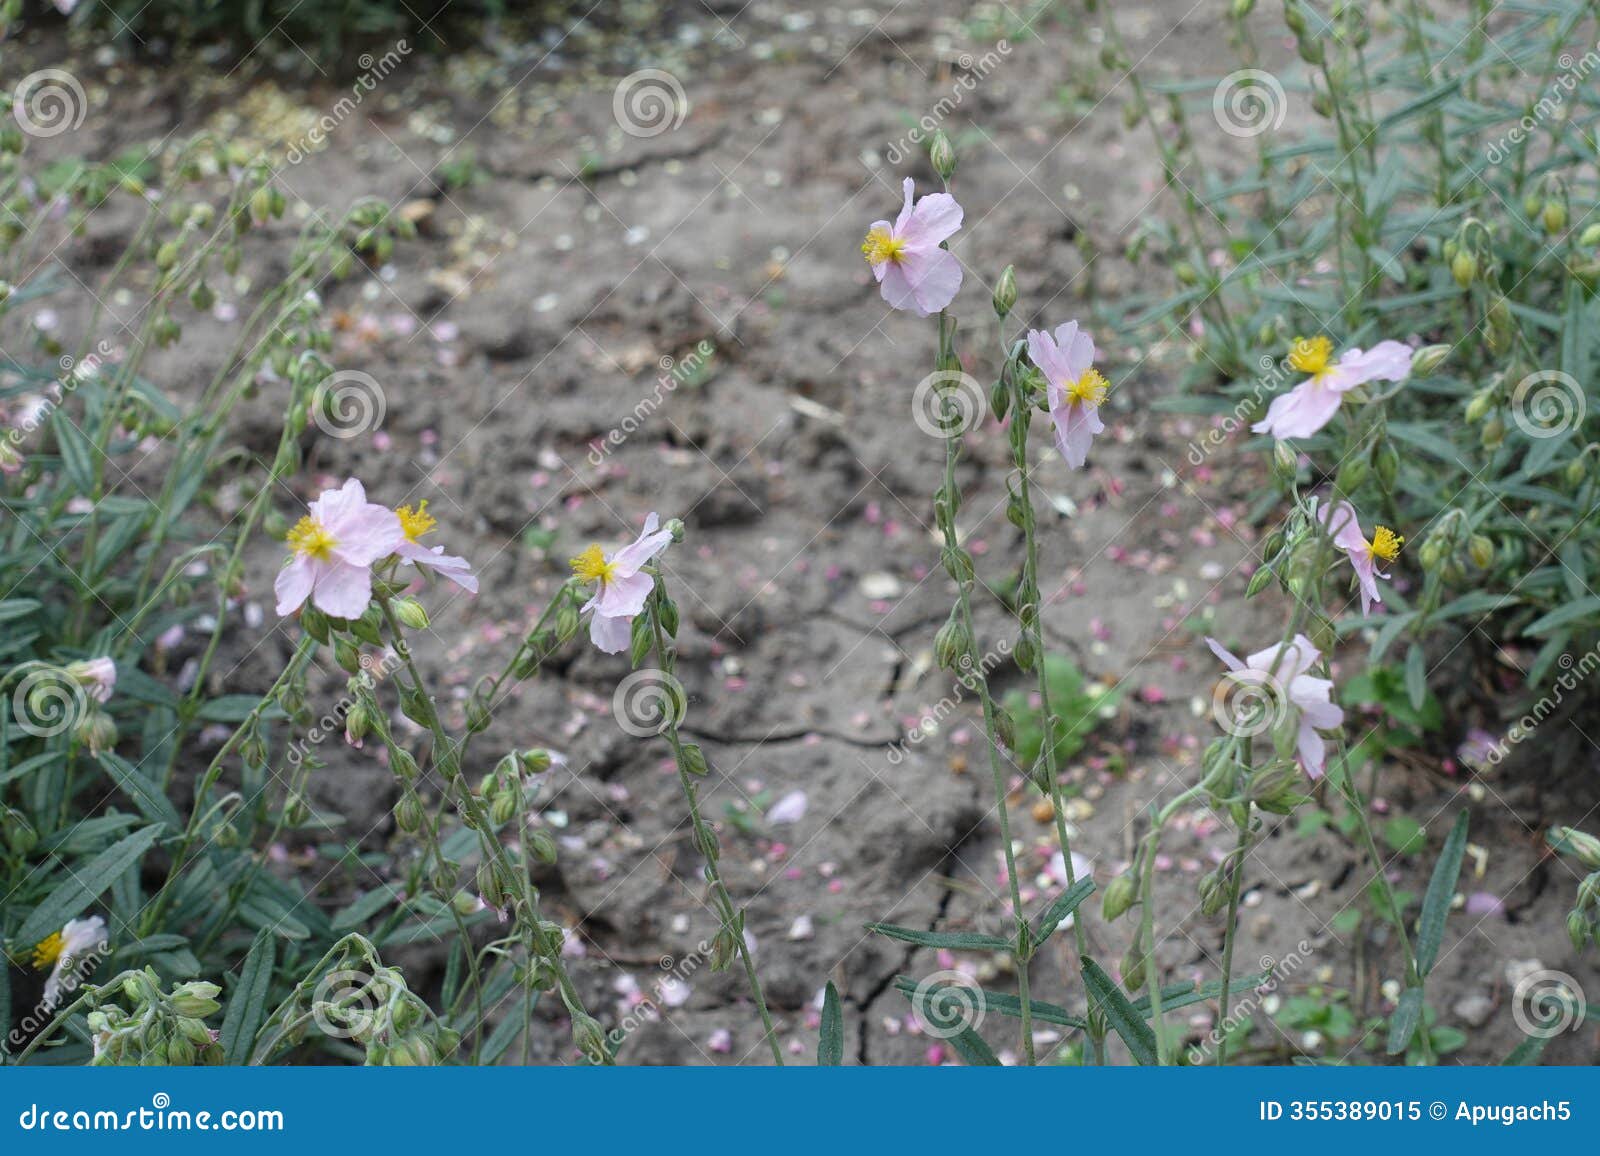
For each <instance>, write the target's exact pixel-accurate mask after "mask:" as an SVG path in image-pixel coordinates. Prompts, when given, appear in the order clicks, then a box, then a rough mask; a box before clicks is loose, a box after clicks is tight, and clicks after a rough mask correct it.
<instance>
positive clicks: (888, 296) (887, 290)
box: [878, 261, 928, 317]
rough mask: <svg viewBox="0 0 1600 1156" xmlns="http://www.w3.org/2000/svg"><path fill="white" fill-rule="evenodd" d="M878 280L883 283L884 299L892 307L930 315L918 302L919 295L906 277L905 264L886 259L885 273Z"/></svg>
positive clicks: (918, 314)
mask: <svg viewBox="0 0 1600 1156" xmlns="http://www.w3.org/2000/svg"><path fill="white" fill-rule="evenodd" d="M878 280H879V281H880V282H881V283H882V287H883V299H884V300H885V301H887V302H888V303H889V307H890V308H891V309H905V310H907V311H909V312H911V313H915V314H916V315H917V316H918V317H926V316H928V313H927V311H926V310H925V309H923V308H922V306H920V305H918V304H917V295H916V293H915V291H913V289H912V288H911V282H910V281H909V280H907V279H906V270H905V266H904V265H900V264H897V263H896V262H894V261H885V262H884V263H883V275H882V276H881V277H879V278H878Z"/></svg>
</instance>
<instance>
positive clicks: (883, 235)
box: [861, 177, 962, 317]
mask: <svg viewBox="0 0 1600 1156" xmlns="http://www.w3.org/2000/svg"><path fill="white" fill-rule="evenodd" d="M915 188H916V185H915V183H914V182H913V181H912V180H911V178H910V177H907V178H906V183H905V193H906V203H905V205H904V206H903V207H902V208H901V209H900V215H899V216H898V217H896V218H895V222H894V224H892V225H891V224H890V223H889V222H888V221H874V222H873V223H872V227H871V228H870V229H868V230H867V239H866V240H865V241H862V242H861V254H862V256H864V257H865V258H866V259H867V264H869V265H871V266H872V275H873V276H874V277H876V278H877V279H878V283H879V284H880V285H881V286H882V287H883V299H884V300H885V301H887V302H888V303H889V304H890V305H891V306H893V307H894V308H896V309H909V310H910V311H911V312H913V313H915V314H916V315H917V316H918V317H927V316H928V315H929V314H931V313H937V312H939V310H941V309H943V308H944V307H945V306H946V305H948V304H950V302H951V301H953V300H955V296H956V290H958V289H960V288H961V262H960V261H958V260H956V257H955V254H954V253H952V252H950V250H948V249H941V248H940V247H939V245H940V242H942V241H947V240H949V239H950V238H951V237H952V236H954V235H955V232H956V230H957V229H959V228H961V216H962V213H961V206H960V205H958V204H956V199H955V198H954V197H952V196H951V195H950V194H949V193H929V194H928V195H927V196H925V197H923V198H922V199H921V200H920V201H918V202H917V203H916V204H915V205H913V204H912V203H911V198H912V193H913V191H914V189H915Z"/></svg>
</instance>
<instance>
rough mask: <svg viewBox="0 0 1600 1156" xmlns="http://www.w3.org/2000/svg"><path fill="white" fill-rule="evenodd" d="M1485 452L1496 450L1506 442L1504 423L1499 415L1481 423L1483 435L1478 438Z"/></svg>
mask: <svg viewBox="0 0 1600 1156" xmlns="http://www.w3.org/2000/svg"><path fill="white" fill-rule="evenodd" d="M1479 440H1480V441H1481V442H1482V443H1483V448H1484V449H1486V450H1497V449H1499V448H1500V447H1501V445H1503V444H1504V443H1505V440H1506V423H1505V422H1504V421H1502V420H1501V419H1500V417H1499V415H1496V416H1494V417H1492V418H1490V419H1489V420H1488V421H1486V422H1484V423H1483V434H1482V436H1481V437H1480V438H1479Z"/></svg>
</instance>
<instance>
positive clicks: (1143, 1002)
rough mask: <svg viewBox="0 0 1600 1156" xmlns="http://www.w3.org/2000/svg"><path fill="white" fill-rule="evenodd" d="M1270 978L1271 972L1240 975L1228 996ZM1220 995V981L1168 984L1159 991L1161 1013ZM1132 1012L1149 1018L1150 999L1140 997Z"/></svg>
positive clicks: (1252, 987) (1229, 989) (1253, 987)
mask: <svg viewBox="0 0 1600 1156" xmlns="http://www.w3.org/2000/svg"><path fill="white" fill-rule="evenodd" d="M1270 978H1271V972H1266V971H1259V972H1256V973H1255V974H1254V975H1242V976H1240V977H1238V978H1237V979H1235V980H1234V981H1233V982H1232V983H1230V984H1229V985H1228V994H1229V995H1238V994H1239V993H1240V992H1245V991H1253V990H1254V989H1256V988H1258V987H1260V986H1261V985H1262V984H1264V983H1266V982H1267V980H1268V979H1270ZM1221 995H1222V981H1221V980H1220V979H1214V980H1212V981H1211V982H1210V983H1202V984H1199V985H1196V984H1192V983H1182V982H1179V983H1169V984H1168V985H1167V986H1166V987H1164V988H1162V989H1161V1011H1162V1013H1163V1014H1165V1013H1166V1012H1170V1011H1177V1010H1178V1009H1179V1008H1181V1007H1188V1006H1190V1005H1191V1004H1197V1003H1204V1002H1205V1001H1206V1000H1208V999H1217V998H1218V997H1220V996H1221ZM1133 1010H1134V1011H1136V1012H1138V1013H1139V1014H1140V1015H1141V1016H1143V1017H1144V1018H1145V1019H1149V1018H1150V1011H1151V1006H1150V997H1149V996H1148V995H1142V996H1140V997H1139V998H1138V999H1136V1000H1134V1001H1133Z"/></svg>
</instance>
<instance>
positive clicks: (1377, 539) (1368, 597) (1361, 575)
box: [1311, 498, 1405, 614]
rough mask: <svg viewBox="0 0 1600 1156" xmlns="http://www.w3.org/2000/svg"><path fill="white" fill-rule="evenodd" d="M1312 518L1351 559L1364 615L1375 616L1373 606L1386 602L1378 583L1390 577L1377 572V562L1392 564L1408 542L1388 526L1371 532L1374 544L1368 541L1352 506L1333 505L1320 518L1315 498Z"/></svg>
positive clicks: (1339, 503)
mask: <svg viewBox="0 0 1600 1156" xmlns="http://www.w3.org/2000/svg"><path fill="white" fill-rule="evenodd" d="M1311 516H1312V517H1313V518H1315V519H1316V520H1317V521H1319V522H1321V523H1322V526H1323V528H1324V529H1326V530H1327V531H1328V534H1329V536H1331V537H1332V538H1333V544H1334V545H1335V546H1337V547H1339V549H1341V550H1343V551H1344V552H1345V554H1346V555H1347V556H1348V557H1349V559H1350V565H1351V566H1353V567H1355V571H1356V581H1357V583H1359V585H1360V587H1361V613H1362V614H1370V613H1372V604H1373V603H1374V602H1379V603H1381V602H1382V601H1383V595H1382V594H1380V593H1378V579H1379V578H1382V579H1384V580H1385V581H1387V580H1388V577H1389V575H1387V574H1385V573H1384V572H1383V571H1382V570H1379V569H1378V562H1379V561H1383V562H1393V561H1394V560H1395V558H1396V557H1398V556H1399V554H1400V547H1401V546H1403V545H1404V544H1405V539H1404V538H1402V537H1400V535H1398V534H1396V533H1395V532H1394V531H1393V530H1391V529H1389V527H1388V526H1378V527H1377V528H1375V529H1374V530H1373V532H1372V541H1370V542H1369V541H1367V539H1366V536H1365V535H1363V534H1362V533H1361V524H1360V522H1358V521H1357V520H1356V511H1355V508H1354V507H1353V506H1351V505H1350V503H1349V502H1334V503H1332V504H1331V505H1329V506H1328V507H1327V510H1326V512H1325V513H1323V514H1322V516H1321V517H1320V518H1319V517H1318V516H1317V500H1316V499H1315V498H1312V499H1311Z"/></svg>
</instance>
